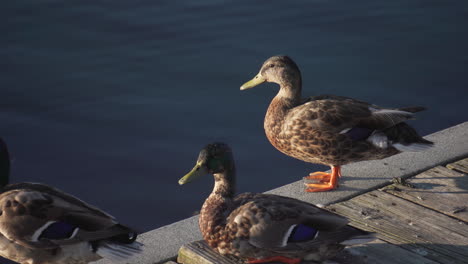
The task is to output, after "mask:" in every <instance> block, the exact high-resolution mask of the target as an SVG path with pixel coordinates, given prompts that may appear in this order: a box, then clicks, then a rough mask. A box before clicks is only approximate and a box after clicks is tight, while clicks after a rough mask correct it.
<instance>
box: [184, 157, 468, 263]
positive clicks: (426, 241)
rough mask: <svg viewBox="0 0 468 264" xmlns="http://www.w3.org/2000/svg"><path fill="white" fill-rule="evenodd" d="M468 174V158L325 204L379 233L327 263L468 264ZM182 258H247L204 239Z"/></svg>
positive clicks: (203, 260)
mask: <svg viewBox="0 0 468 264" xmlns="http://www.w3.org/2000/svg"><path fill="white" fill-rule="evenodd" d="M467 174H468V158H465V159H462V160H459V161H457V162H454V163H450V164H448V165H447V166H437V167H434V168H432V169H430V170H427V171H425V172H423V173H420V174H418V175H415V176H414V177H410V178H406V179H401V178H398V179H394V182H393V184H391V185H388V186H386V187H384V188H381V189H378V190H374V191H371V192H367V193H365V194H362V195H359V196H356V197H354V198H352V199H350V200H347V201H344V202H340V203H336V204H332V205H329V206H327V207H326V208H325V209H327V210H330V211H332V212H335V213H337V214H340V215H343V216H345V217H347V218H348V219H349V220H350V224H351V225H352V226H354V227H357V228H359V229H362V230H367V231H372V232H376V233H377V237H378V239H377V240H376V241H373V242H371V243H368V244H365V245H358V246H354V247H348V248H347V249H346V250H344V251H343V252H342V253H341V254H340V255H338V256H337V257H335V258H334V259H332V260H330V261H327V263H339V264H351V263H352V264H355V263H363V264H366V263H368V264H374V263H375V264H400V263H401V264H421V263H423V264H436V263H443V264H459V263H460V264H462V263H468V177H467ZM177 262H178V263H181V264H239V263H242V262H241V261H239V260H238V259H235V258H226V257H222V256H220V255H219V254H217V253H215V252H214V251H212V250H211V249H210V248H209V247H208V246H207V245H206V243H205V242H203V241H196V242H193V243H190V244H187V245H185V246H183V247H182V248H181V249H180V251H179V256H178V259H177ZM304 263H305V262H304Z"/></svg>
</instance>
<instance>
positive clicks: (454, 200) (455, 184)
mask: <svg viewBox="0 0 468 264" xmlns="http://www.w3.org/2000/svg"><path fill="white" fill-rule="evenodd" d="M405 181H406V182H408V183H410V184H408V185H409V186H411V187H408V186H404V185H400V184H393V185H389V186H386V187H384V188H382V189H381V190H382V191H385V192H387V193H391V194H393V195H396V196H398V197H401V198H403V199H406V200H409V201H411V202H413V203H416V204H420V205H423V206H425V207H428V208H431V209H433V210H436V211H440V212H442V213H444V214H447V215H450V216H452V217H455V218H458V219H460V220H463V221H465V222H468V208H467V207H468V202H467V201H468V177H467V175H466V174H463V173H459V172H457V171H453V170H450V169H447V168H445V167H442V166H438V167H435V168H432V169H430V170H428V171H425V172H423V173H421V174H418V175H416V176H415V177H414V178H409V179H406V180H405Z"/></svg>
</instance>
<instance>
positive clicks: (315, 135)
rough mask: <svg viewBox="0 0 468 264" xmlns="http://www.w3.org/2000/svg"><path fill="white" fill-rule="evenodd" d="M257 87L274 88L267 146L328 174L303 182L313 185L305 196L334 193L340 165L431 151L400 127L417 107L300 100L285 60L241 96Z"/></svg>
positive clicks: (293, 71) (275, 60) (274, 62)
mask: <svg viewBox="0 0 468 264" xmlns="http://www.w3.org/2000/svg"><path fill="white" fill-rule="evenodd" d="M263 82H273V83H277V84H279V85H280V90H279V92H278V94H277V95H276V96H275V97H274V98H273V100H272V101H271V103H270V106H269V107H268V110H267V113H266V116H265V121H264V128H265V133H266V136H267V138H268V140H269V141H270V143H271V144H272V145H273V146H274V147H275V148H277V149H278V150H279V151H281V152H283V153H284V154H286V155H288V156H291V157H294V158H296V159H299V160H302V161H305V162H310V163H319V164H324V165H328V166H330V167H331V169H332V171H331V173H325V172H315V173H311V174H310V175H309V176H307V177H306V179H311V180H316V181H318V183H311V184H307V186H308V188H307V189H306V191H309V192H315V191H327V190H331V189H334V188H336V187H337V183H338V177H340V176H341V166H342V165H345V164H348V163H352V162H357V161H363V160H375V159H383V158H386V157H389V156H392V155H395V154H398V153H400V152H403V151H422V150H426V149H427V148H429V147H431V146H432V145H433V143H432V142H430V141H428V140H426V139H424V138H422V137H421V136H420V135H418V133H417V132H416V131H415V130H414V129H413V128H412V127H410V126H409V125H408V124H406V123H405V122H404V121H406V120H408V119H411V118H413V116H414V115H413V113H415V112H419V111H422V110H424V108H423V107H405V108H396V109H389V108H382V107H379V106H376V105H373V104H369V103H366V102H363V101H359V100H355V99H352V98H348V97H343V96H335V95H319V96H313V97H309V98H301V89H302V79H301V72H300V70H299V68H298V66H297V65H296V63H295V62H294V61H293V60H292V59H291V58H289V57H287V56H274V57H271V58H269V59H268V60H266V61H265V62H264V63H263V65H262V67H261V69H260V72H259V73H258V74H257V75H256V76H255V77H254V78H253V79H252V80H250V81H248V82H247V83H245V84H244V85H242V86H241V90H245V89H249V88H252V87H255V86H257V85H259V84H261V83H263Z"/></svg>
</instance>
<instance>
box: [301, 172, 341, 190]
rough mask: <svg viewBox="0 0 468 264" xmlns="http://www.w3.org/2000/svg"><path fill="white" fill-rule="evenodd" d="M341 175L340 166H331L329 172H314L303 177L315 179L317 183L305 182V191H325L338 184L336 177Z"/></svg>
mask: <svg viewBox="0 0 468 264" xmlns="http://www.w3.org/2000/svg"><path fill="white" fill-rule="evenodd" d="M339 177H341V168H340V167H339V166H332V171H331V173H327V172H322V171H318V172H314V173H311V174H309V176H306V177H304V178H305V179H308V180H317V181H318V183H306V184H305V185H306V186H307V188H306V190H305V191H306V192H325V191H330V190H333V189H335V188H336V187H337V186H338V178H339Z"/></svg>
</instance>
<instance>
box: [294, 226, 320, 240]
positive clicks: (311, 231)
mask: <svg viewBox="0 0 468 264" xmlns="http://www.w3.org/2000/svg"><path fill="white" fill-rule="evenodd" d="M317 232H318V230H317V229H315V228H313V227H310V226H307V225H302V224H299V225H297V226H295V227H294V229H293V231H292V232H291V235H290V236H289V239H288V242H303V241H307V240H312V239H314V238H315V235H316V234H317Z"/></svg>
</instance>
